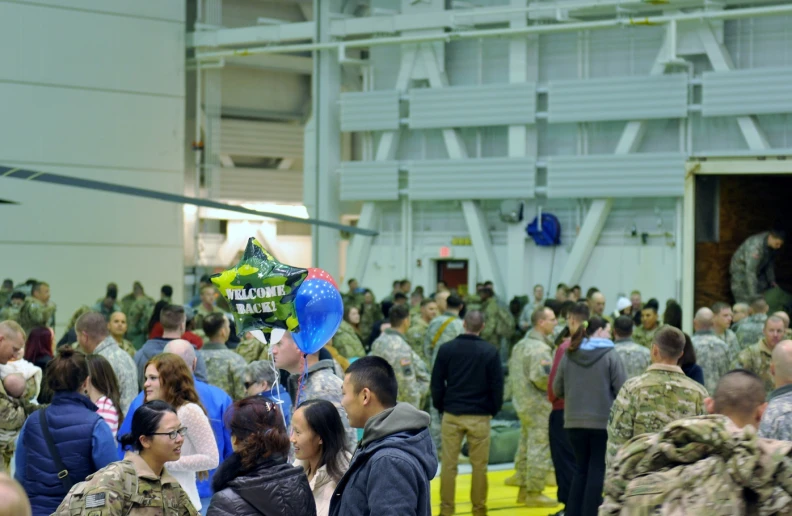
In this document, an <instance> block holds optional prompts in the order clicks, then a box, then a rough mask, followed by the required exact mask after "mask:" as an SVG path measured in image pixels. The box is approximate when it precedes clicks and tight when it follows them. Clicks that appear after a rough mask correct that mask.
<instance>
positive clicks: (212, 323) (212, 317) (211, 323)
mask: <svg viewBox="0 0 792 516" xmlns="http://www.w3.org/2000/svg"><path fill="white" fill-rule="evenodd" d="M227 320H228V319H226V316H225V314H221V313H212V314H209V315H207V316H206V317H204V320H203V331H204V334H206V336H207V337H209V338H210V339H211V338H212V337H214V336H215V335H217V334H218V333H220V330H222V329H223V326H224V325H225V323H226V321H227ZM163 327H164V326H163Z"/></svg>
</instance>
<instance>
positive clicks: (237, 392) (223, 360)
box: [198, 342, 247, 400]
mask: <svg viewBox="0 0 792 516" xmlns="http://www.w3.org/2000/svg"><path fill="white" fill-rule="evenodd" d="M198 353H200V354H201V355H202V356H203V359H204V362H206V375H207V377H208V379H209V382H208V383H210V384H212V385H214V386H215V387H220V388H221V389H223V390H224V391H226V393H228V395H229V396H231V397H232V398H233V399H234V400H241V399H242V398H244V397H246V396H247V392H246V391H247V389H245V366H246V365H247V362H245V359H244V358H242V357H241V356H239V355H238V354H236V353H234V352H233V351H231V350H230V349H228V348H227V347H226V345H225V344H220V343H219V342H210V343H208V344H204V345H203V347H202V348H201V349H200V350H199V351H198Z"/></svg>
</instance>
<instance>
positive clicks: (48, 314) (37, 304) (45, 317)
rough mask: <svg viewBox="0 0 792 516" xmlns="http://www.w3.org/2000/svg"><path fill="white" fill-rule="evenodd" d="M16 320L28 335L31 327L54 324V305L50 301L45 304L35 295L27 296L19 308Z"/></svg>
mask: <svg viewBox="0 0 792 516" xmlns="http://www.w3.org/2000/svg"><path fill="white" fill-rule="evenodd" d="M17 322H19V325H20V326H22V328H23V329H24V330H25V333H27V334H28V335H30V330H32V329H33V328H43V327H47V326H54V325H55V305H54V304H52V303H47V304H46V305H45V304H44V303H42V302H41V301H39V300H38V299H36V298H35V297H28V298H27V299H25V303H24V304H23V305H22V308H21V309H20V310H19V316H18V319H17Z"/></svg>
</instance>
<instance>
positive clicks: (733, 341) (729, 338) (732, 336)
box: [715, 328, 758, 360]
mask: <svg viewBox="0 0 792 516" xmlns="http://www.w3.org/2000/svg"><path fill="white" fill-rule="evenodd" d="M715 336H716V337H718V338H719V339H720V340H722V341H723V342H725V343H726V346H727V347H728V348H729V357H731V358H730V360H734V359H735V358H737V355H739V354H740V351H742V350H743V348H742V347H741V346H740V341H739V340H737V334H736V333H734V332H733V331H731V330H730V329H729V328H726V331H725V332H723V334H721V335H718V334H717V333H716V334H715ZM757 338H758V337H757Z"/></svg>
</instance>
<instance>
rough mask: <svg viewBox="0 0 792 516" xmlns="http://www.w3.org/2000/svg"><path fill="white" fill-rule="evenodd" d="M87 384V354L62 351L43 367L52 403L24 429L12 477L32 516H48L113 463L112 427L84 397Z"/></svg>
mask: <svg viewBox="0 0 792 516" xmlns="http://www.w3.org/2000/svg"><path fill="white" fill-rule="evenodd" d="M89 381H90V380H89V379H88V359H87V358H86V357H85V355H83V354H82V353H79V352H76V351H74V350H72V349H69V348H64V349H63V350H61V353H60V355H58V356H57V357H56V358H54V359H53V360H52V362H50V364H49V366H48V368H47V382H48V384H49V388H50V390H51V391H52V392H53V396H52V404H51V405H50V406H48V407H47V408H46V409H40V410H39V411H38V412H34V413H33V414H32V415H31V416H30V417H28V420H27V421H26V422H25V425H24V426H23V427H22V431H21V432H20V435H19V440H18V442H17V452H16V478H17V480H19V482H20V483H21V484H22V486H23V487H24V488H25V492H26V493H27V494H28V496H30V502H31V506H32V507H33V515H34V516H38V515H42V516H44V515H46V516H49V515H50V514H52V512H53V511H54V510H55V509H56V508H57V507H58V504H59V503H60V502H61V500H63V496H64V495H65V494H66V493H67V492H68V491H69V488H70V487H71V486H72V485H73V484H76V483H77V482H82V481H83V480H85V478H86V477H87V476H88V475H90V474H92V473H94V472H96V471H97V470H99V469H101V468H103V467H105V466H107V465H108V464H110V463H111V462H113V461H114V460H117V455H116V452H115V442H114V441H113V434H112V433H111V432H110V427H109V426H107V425H106V424H105V422H104V421H103V420H102V418H101V417H100V416H99V415H98V414H97V413H96V405H94V404H93V403H92V402H91V400H90V399H88V397H87V396H85V395H84V394H83V393H84V392H85V391H86V389H87V388H88V387H87V386H88V383H89ZM50 444H51V446H50ZM50 450H52V452H51V451H50ZM63 471H66V472H68V473H67V474H63V473H62V472H63Z"/></svg>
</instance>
